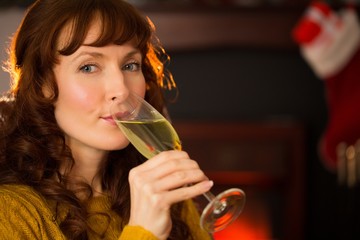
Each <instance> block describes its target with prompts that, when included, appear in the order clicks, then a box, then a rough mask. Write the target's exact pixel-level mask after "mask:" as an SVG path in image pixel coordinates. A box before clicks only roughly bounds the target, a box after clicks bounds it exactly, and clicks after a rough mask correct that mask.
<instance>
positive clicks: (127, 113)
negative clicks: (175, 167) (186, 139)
mask: <svg viewBox="0 0 360 240" xmlns="http://www.w3.org/2000/svg"><path fill="white" fill-rule="evenodd" d="M110 112H111V115H112V117H113V118H114V120H115V122H116V124H117V125H118V127H119V128H120V129H121V130H122V132H123V133H124V135H125V136H126V137H127V138H128V139H129V141H130V142H131V143H132V144H133V145H134V146H135V148H136V149H137V150H138V151H139V152H140V153H141V154H142V155H144V156H145V157H146V158H148V159H149V158H152V157H153V156H155V155H156V154H158V153H160V152H162V151H167V150H172V149H176V150H181V142H180V139H179V137H178V134H177V133H176V131H175V129H174V128H173V126H172V125H171V124H170V122H169V121H168V120H167V119H166V118H165V117H164V116H162V115H161V114H160V113H159V112H158V111H157V110H156V109H155V108H154V107H153V106H151V105H150V104H149V103H148V102H146V101H145V100H144V99H143V98H142V97H140V96H138V95H136V94H135V93H130V94H129V96H128V97H127V98H126V99H123V100H120V99H114V101H113V103H112V105H111V109H110ZM203 195H204V196H205V198H206V199H207V200H208V201H209V203H208V205H207V206H206V207H205V208H204V210H203V212H202V214H201V217H200V225H201V227H202V228H203V229H204V230H206V231H208V232H210V233H212V232H217V231H220V230H222V229H224V228H225V227H226V226H227V225H229V224H230V223H232V222H233V221H234V220H236V219H237V217H238V216H239V215H240V213H241V212H242V210H243V208H244V205H245V193H244V192H243V191H242V190H241V189H238V188H231V189H228V190H226V191H224V192H222V193H220V194H219V195H217V196H214V195H213V194H212V193H211V192H210V191H209V192H206V193H204V194H203Z"/></svg>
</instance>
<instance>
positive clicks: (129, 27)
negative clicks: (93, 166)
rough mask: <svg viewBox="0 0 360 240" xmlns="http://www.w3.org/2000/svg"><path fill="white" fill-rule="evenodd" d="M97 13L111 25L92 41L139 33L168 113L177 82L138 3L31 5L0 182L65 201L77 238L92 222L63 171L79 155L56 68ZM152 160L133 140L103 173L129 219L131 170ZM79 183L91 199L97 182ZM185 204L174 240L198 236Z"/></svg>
mask: <svg viewBox="0 0 360 240" xmlns="http://www.w3.org/2000/svg"><path fill="white" fill-rule="evenodd" d="M95 16H96V17H98V16H99V17H100V20H101V22H102V27H103V28H102V32H101V34H100V35H99V36H98V38H97V40H96V41H95V42H93V43H91V44H90V45H91V46H105V45H107V44H110V43H115V44H123V43H125V42H127V41H129V40H135V41H136V43H137V47H138V48H139V50H140V51H141V53H142V55H143V63H142V71H143V73H144V76H145V80H146V84H147V89H146V96H145V98H146V100H147V101H149V102H150V103H151V104H152V105H153V106H155V108H157V109H158V110H159V111H160V112H162V111H163V110H164V108H165V98H164V94H163V91H162V86H163V85H164V81H167V83H168V84H170V86H175V85H174V82H173V79H172V77H171V74H170V73H169V72H168V71H167V70H166V68H165V67H164V66H165V62H166V61H167V60H168V58H167V57H166V56H167V55H166V54H165V52H164V51H163V49H162V47H161V45H160V44H159V41H157V39H156V37H155V35H154V26H153V24H152V23H151V21H150V20H149V19H147V18H146V17H144V16H143V15H142V14H141V13H140V12H139V11H138V10H137V9H135V8H134V7H133V6H132V5H130V4H128V3H126V2H124V1H122V0H86V1H84V0H66V1H64V0H38V1H36V2H35V3H34V4H33V5H31V6H30V7H29V9H28V10H27V12H26V15H25V17H24V19H23V21H22V22H21V24H20V26H19V28H18V30H17V32H16V33H15V35H14V38H13V41H12V45H11V47H10V51H9V53H10V58H9V65H8V68H9V72H10V73H11V76H12V84H11V89H10V91H9V93H8V94H7V95H6V97H3V99H2V101H0V127H1V131H0V132H1V133H0V144H1V148H0V154H1V156H0V184H5V183H16V184H26V185H29V186H32V187H33V188H34V189H36V190H37V191H38V192H39V193H40V194H42V195H43V196H44V197H45V198H46V199H47V200H48V201H52V202H55V203H57V204H59V203H62V204H65V205H66V207H67V208H68V209H69V213H70V214H68V215H67V217H66V219H65V220H64V221H63V222H62V223H61V224H60V228H61V229H62V231H63V232H64V234H65V235H66V236H67V237H68V238H69V239H88V236H87V231H89V229H88V226H87V224H86V214H87V213H86V210H85V208H84V206H83V204H82V200H80V199H79V198H78V197H77V196H76V195H75V193H74V191H72V190H71V189H70V188H69V185H70V184H69V183H70V182H71V183H72V184H71V185H73V183H74V182H75V180H74V179H70V178H69V177H68V176H67V175H66V174H62V175H61V174H60V171H59V167H60V164H62V163H64V161H66V162H67V163H69V164H68V165H69V166H70V168H71V167H72V166H73V164H74V159H73V157H72V154H71V149H70V148H69V147H68V146H67V145H66V143H65V138H64V134H63V132H62V130H61V129H60V128H59V126H58V125H57V122H56V119H55V116H54V103H55V102H56V100H57V98H58V88H57V85H56V81H55V76H54V72H53V68H54V66H55V64H57V61H58V59H57V55H58V54H62V55H70V54H72V53H74V52H75V51H76V50H77V49H78V48H79V47H80V46H81V44H83V41H84V39H85V37H86V35H87V32H88V30H89V27H90V23H91V20H93V19H94V17H95ZM69 24H71V30H72V31H71V34H70V39H69V40H68V41H67V44H65V46H63V47H62V49H60V50H59V49H57V41H58V39H59V36H60V34H61V31H62V30H63V29H64V27H66V26H69ZM164 56H165V57H164ZM168 84H165V86H167V85H168ZM44 87H46V89H49V90H50V91H51V93H52V94H51V97H49V96H45V95H44V91H43V89H44ZM119 159H122V160H121V161H119ZM144 161H145V158H144V157H143V156H141V155H140V154H139V153H138V152H137V151H136V150H135V149H134V148H133V147H132V146H131V145H129V146H128V147H126V148H125V149H123V150H118V151H112V152H110V154H109V158H108V160H107V162H106V164H104V166H103V167H102V169H101V170H100V173H99V175H100V176H101V177H102V185H103V186H102V187H103V189H104V190H105V191H106V192H108V193H109V194H110V199H111V201H112V209H113V210H114V211H115V212H117V213H118V214H119V216H121V217H122V218H123V219H124V224H126V223H127V221H128V220H129V217H130V216H129V215H130V190H129V184H128V180H127V179H128V173H129V171H130V169H131V168H133V167H135V166H137V165H138V164H141V163H143V162H144ZM76 184H77V185H78V186H81V188H82V189H85V190H86V193H87V196H88V197H89V198H90V197H91V196H92V192H91V188H90V186H89V185H87V184H85V183H81V182H80V183H79V182H76ZM182 206H183V205H182V203H179V204H176V205H174V206H173V207H172V211H171V215H172V220H173V228H172V231H171V233H170V236H169V239H189V238H191V234H190V231H189V228H188V227H187V225H186V223H185V222H183V221H182V220H181V218H180V213H181V209H182Z"/></svg>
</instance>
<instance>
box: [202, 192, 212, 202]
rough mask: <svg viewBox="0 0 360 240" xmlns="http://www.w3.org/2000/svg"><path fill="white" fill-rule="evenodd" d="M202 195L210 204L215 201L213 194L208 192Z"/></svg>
mask: <svg viewBox="0 0 360 240" xmlns="http://www.w3.org/2000/svg"><path fill="white" fill-rule="evenodd" d="M203 195H204V197H205V198H206V199H207V200H208V201H209V202H211V201H212V200H214V199H215V196H214V194H212V192H210V191H209V192H206V193H204V194H203Z"/></svg>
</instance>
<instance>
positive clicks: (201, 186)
mask: <svg viewBox="0 0 360 240" xmlns="http://www.w3.org/2000/svg"><path fill="white" fill-rule="evenodd" d="M213 185H214V183H213V181H209V180H205V181H202V182H199V183H196V184H193V185H189V186H183V187H181V188H177V189H174V190H172V191H168V192H164V193H163V194H162V195H161V199H160V200H159V201H160V203H158V204H160V205H164V206H167V205H172V204H174V203H177V202H180V201H184V200H187V199H191V198H194V197H196V196H199V195H201V194H204V193H205V192H208V191H209V190H210V189H211V187H212V186H213Z"/></svg>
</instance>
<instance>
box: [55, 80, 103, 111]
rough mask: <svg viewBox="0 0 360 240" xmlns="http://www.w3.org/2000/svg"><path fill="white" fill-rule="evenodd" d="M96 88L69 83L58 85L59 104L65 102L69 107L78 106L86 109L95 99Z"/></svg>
mask: <svg viewBox="0 0 360 240" xmlns="http://www.w3.org/2000/svg"><path fill="white" fill-rule="evenodd" d="M97 91H98V89H92V88H89V87H86V86H79V85H76V84H71V85H67V86H59V98H58V103H59V104H66V105H68V106H69V107H79V108H82V109H88V108H89V106H93V104H94V102H95V101H96V92H97Z"/></svg>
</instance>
